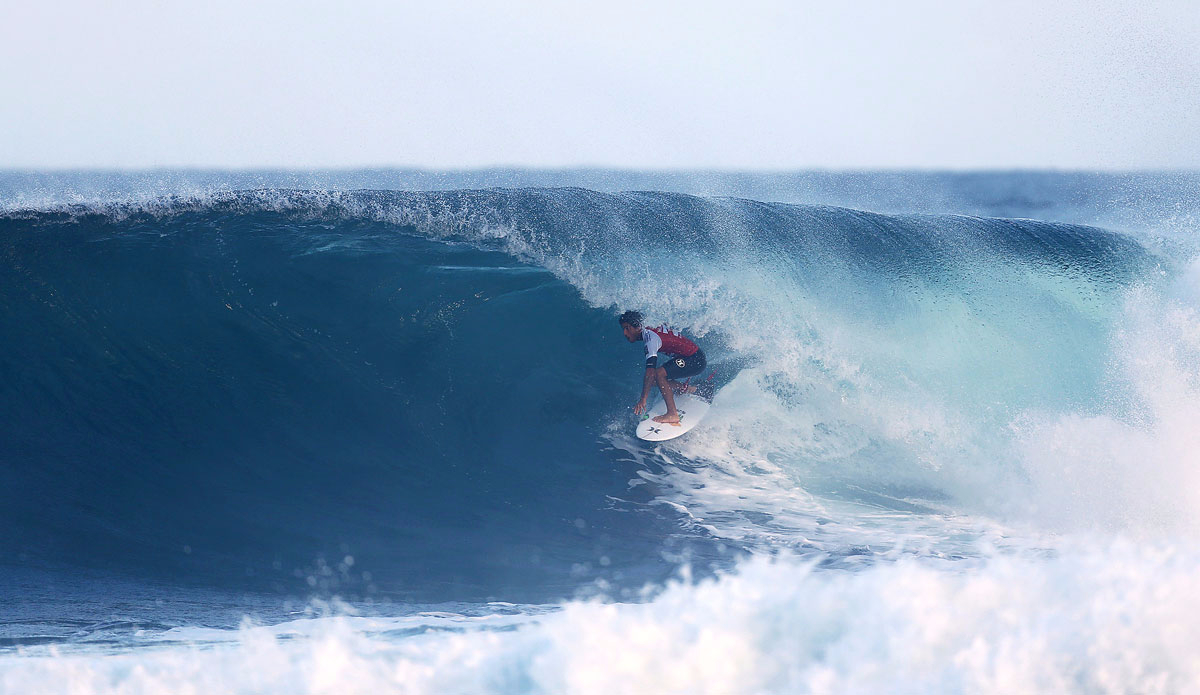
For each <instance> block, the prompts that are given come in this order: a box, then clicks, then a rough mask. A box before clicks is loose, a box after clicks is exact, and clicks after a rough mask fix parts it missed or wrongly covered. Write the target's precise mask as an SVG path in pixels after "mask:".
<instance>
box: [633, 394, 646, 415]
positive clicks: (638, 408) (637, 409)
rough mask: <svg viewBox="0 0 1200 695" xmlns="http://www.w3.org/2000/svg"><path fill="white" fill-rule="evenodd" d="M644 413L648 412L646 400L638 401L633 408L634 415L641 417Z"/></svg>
mask: <svg viewBox="0 0 1200 695" xmlns="http://www.w3.org/2000/svg"><path fill="white" fill-rule="evenodd" d="M644 412H646V399H645V398H643V399H642V400H640V401H638V402H637V405H635V406H633V414H634V415H641V414H642V413H644Z"/></svg>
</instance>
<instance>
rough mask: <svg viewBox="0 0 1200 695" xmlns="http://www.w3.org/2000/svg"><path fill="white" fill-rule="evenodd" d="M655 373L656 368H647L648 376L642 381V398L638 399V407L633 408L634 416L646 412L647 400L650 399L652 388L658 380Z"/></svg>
mask: <svg viewBox="0 0 1200 695" xmlns="http://www.w3.org/2000/svg"><path fill="white" fill-rule="evenodd" d="M655 371H656V368H655V367H646V376H645V377H644V378H643V379H642V397H641V398H640V399H638V402H637V405H635V406H633V414H634V415H641V414H642V413H644V412H646V399H648V398H650V387H651V386H652V385H653V384H654V382H655V380H656V378H655Z"/></svg>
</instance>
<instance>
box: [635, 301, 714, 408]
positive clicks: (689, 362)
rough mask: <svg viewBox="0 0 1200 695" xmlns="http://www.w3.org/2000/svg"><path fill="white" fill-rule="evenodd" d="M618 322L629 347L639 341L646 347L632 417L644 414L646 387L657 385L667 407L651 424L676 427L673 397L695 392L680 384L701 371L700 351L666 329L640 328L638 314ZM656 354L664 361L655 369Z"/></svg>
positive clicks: (647, 391)
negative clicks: (665, 358)
mask: <svg viewBox="0 0 1200 695" xmlns="http://www.w3.org/2000/svg"><path fill="white" fill-rule="evenodd" d="M619 321H620V323H621V332H622V333H624V334H625V338H626V340H628V341H629V342H631V343H636V342H637V341H639V340H640V341H642V342H643V343H645V344H646V375H645V377H644V378H643V379H642V397H641V398H640V399H639V400H638V402H637V405H635V406H633V412H634V414H636V415H641V414H642V413H644V412H646V398H647V397H649V395H650V386H651V385H652V384H657V385H658V390H659V391H660V392H661V393H662V397H663V401H664V402H666V404H667V412H666V413H664V414H662V415H659V416H658V417H656V418H654V421H655V422H661V423H664V424H670V425H678V424H679V411H678V410H676V409H675V394H678V393H694V392H695V391H696V387H694V386H688V385H686V384H685V383H683V382H681V381H680V380H681V379H689V378H690V377H693V376H695V375H697V374H699V373H700V372H701V371H703V370H704V367H705V360H704V351H703V350H701V349H700V346H698V345H696V344H695V343H693V342H692V341H690V340H688V339H687V338H685V337H683V336H682V335H680V334H679V333H678V332H676V331H673V330H671V329H670V328H667V327H666V326H659V327H658V328H646V327H645V326H643V325H642V315H641V313H639V312H636V311H626V312H625V313H624V314H621V318H620V319H619ZM659 354H663V355H666V356H667V357H668V359H667V360H665V361H664V362H663V365H662V366H661V367H660V366H659V365H658V356H659Z"/></svg>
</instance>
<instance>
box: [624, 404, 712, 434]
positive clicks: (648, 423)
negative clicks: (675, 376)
mask: <svg viewBox="0 0 1200 695" xmlns="http://www.w3.org/2000/svg"><path fill="white" fill-rule="evenodd" d="M708 406H709V403H708V401H706V400H704V399H703V398H701V397H699V396H697V395H695V394H693V393H684V394H681V395H678V396H676V397H675V409H676V410H678V411H679V424H678V425H669V424H666V423H663V422H655V421H654V418H655V417H656V416H658V415H664V414H666V412H667V404H666V403H664V402H662V401H661V400H660V401H659V402H658V405H656V406H654V407H653V408H651V409H650V412H649V413H648V415H649V417H647V418H645V419H643V420H642V421H641V422H639V423H638V426H637V436H638V439H644V440H646V441H648V442H665V441H666V440H668V439H674V438H676V437H678V436H679V435H681V434H683V433H685V432H687V431H688V430H690V429H692V428H693V427H695V426H696V425H698V424H700V420H702V419H703V418H704V414H705V413H707V412H708Z"/></svg>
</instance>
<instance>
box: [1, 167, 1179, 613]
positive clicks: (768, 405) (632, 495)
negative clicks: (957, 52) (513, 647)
mask: <svg viewBox="0 0 1200 695" xmlns="http://www.w3.org/2000/svg"><path fill="white" fill-rule="evenodd" d="M0 253H2V254H3V255H4V257H5V260H6V274H5V276H4V284H3V293H2V297H3V304H2V305H0V311H2V312H3V316H2V318H3V320H4V323H5V325H8V326H14V327H17V328H16V331H17V332H16V333H14V334H13V336H12V338H11V345H12V347H11V349H10V350H8V351H7V352H6V354H5V355H4V357H3V358H0V376H2V377H3V378H2V379H0V381H2V382H3V383H4V384H5V385H6V388H8V389H9V390H10V391H11V392H12V393H13V394H14V397H13V398H6V399H3V403H4V404H5V405H4V406H3V407H4V411H3V412H0V415H3V417H2V418H0V422H3V423H4V424H3V428H4V429H3V431H2V432H0V433H2V434H3V436H4V437H5V439H6V441H8V442H10V446H9V447H8V448H7V450H6V453H5V456H6V462H5V463H6V468H7V470H8V471H9V472H10V474H11V475H12V477H13V478H14V480H15V482H14V484H13V485H10V486H7V488H6V490H7V492H6V493H0V494H6V496H5V497H4V498H3V502H4V504H3V505H0V514H2V515H3V519H4V522H5V523H6V524H7V527H8V528H11V529H16V530H17V531H18V533H15V534H12V535H10V536H9V538H8V539H7V540H6V541H5V542H4V546H5V551H6V553H7V556H8V557H9V558H14V557H16V558H33V559H37V560H38V561H46V562H63V563H67V564H70V563H92V564H95V563H101V564H107V565H108V566H116V567H128V568H129V569H130V570H131V571H136V572H160V571H161V572H176V573H183V574H185V575H188V576H200V577H203V578H204V581H211V582H220V583H230V584H235V585H236V584H239V583H254V582H257V583H258V584H261V585H264V586H274V587H276V588H283V589H286V588H287V587H294V586H300V587H302V588H304V589H306V590H307V589H308V588H312V587H313V586H314V585H316V586H317V587H318V588H320V587H323V588H326V589H328V590H330V591H351V592H353V591H359V592H372V591H379V592H384V593H386V592H401V593H403V592H406V591H429V592H433V594H435V595H446V594H448V595H456V592H460V591H461V592H463V593H465V594H466V595H470V596H474V597H488V596H496V595H506V596H512V595H515V594H520V593H521V592H523V591H525V592H526V593H527V594H528V596H527V597H526V598H527V599H528V600H539V599H541V598H545V597H546V596H547V595H560V596H561V595H568V594H570V593H571V592H572V591H574V590H575V589H576V588H577V587H578V586H580V585H581V584H584V583H586V582H588V581H592V580H594V579H597V578H600V579H603V580H605V581H610V582H624V583H625V585H626V586H636V585H639V584H640V583H642V582H644V581H647V580H651V579H653V578H655V577H661V576H663V575H664V574H666V573H669V572H670V571H671V567H673V563H672V562H665V563H664V562H663V561H662V560H661V555H662V553H663V552H664V548H667V549H669V550H670V551H671V553H678V552H682V549H685V548H686V550H687V552H688V553H692V554H693V555H692V556H693V557H694V558H697V559H699V560H712V561H714V562H715V561H717V558H724V557H726V555H723V553H725V552H726V550H723V549H727V548H729V547H732V548H733V552H735V553H736V552H742V551H755V550H761V549H764V548H765V549H767V550H772V549H778V548H780V547H784V548H788V549H789V550H791V551H793V552H800V553H824V554H828V555H833V556H836V557H840V558H843V561H844V562H846V563H850V564H853V563H854V562H856V561H855V560H853V558H864V557H865V558H868V559H870V558H872V557H875V556H876V555H877V554H886V553H887V552H890V548H891V547H893V546H894V545H896V543H897V542H898V537H909V538H920V537H922V535H925V536H928V537H929V538H934V537H937V538H938V540H937V541H936V542H932V543H928V544H926V543H921V542H914V544H913V547H917V546H923V550H922V552H927V553H930V554H933V555H936V556H940V557H946V558H950V557H959V556H962V555H964V554H969V553H970V548H971V547H972V545H973V544H974V543H975V542H977V541H978V540H979V539H980V538H982V537H987V536H988V535H989V534H991V533H992V531H991V530H990V529H991V528H992V525H993V524H995V523H999V522H1003V523H1006V524H1030V525H1032V526H1034V527H1035V529H1036V528H1041V526H1040V525H1041V524H1043V522H1044V523H1045V525H1046V526H1047V527H1049V528H1060V527H1063V523H1062V521H1063V515H1064V514H1065V516H1066V517H1069V519H1070V520H1074V521H1072V522H1071V523H1067V524H1066V526H1067V527H1070V526H1071V525H1072V524H1076V525H1078V524H1087V523H1091V522H1090V521H1088V519H1090V518H1093V517H1088V516H1086V515H1085V514H1083V513H1082V512H1073V511H1065V512H1063V514H1060V513H1059V511H1062V510H1064V509H1065V507H1060V508H1058V511H1056V510H1054V509H1051V510H1050V512H1051V513H1046V510H1047V507H1046V505H1053V504H1054V502H1053V499H1054V498H1053V495H1048V496H1042V497H1039V496H1038V495H1037V490H1038V489H1044V490H1053V489H1054V486H1053V484H1052V482H1053V478H1052V476H1047V475H1045V474H1044V471H1046V470H1048V469H1047V468H1046V466H1044V465H1040V464H1039V463H1038V461H1039V458H1038V456H1036V455H1031V454H1030V453H1029V452H1030V451H1031V450H1032V451H1035V452H1041V453H1043V454H1046V455H1048V456H1052V457H1057V456H1059V453H1061V452H1059V450H1058V449H1056V446H1059V445H1062V446H1067V447H1071V446H1073V445H1071V444H1070V441H1071V439H1070V436H1068V434H1064V433H1067V432H1068V431H1069V430H1070V427H1071V425H1070V423H1071V422H1073V421H1072V420H1071V418H1083V419H1085V420H1086V419H1087V418H1091V419H1090V420H1087V421H1088V422H1092V423H1097V422H1102V421H1101V420H1096V419H1095V418H1108V420H1104V421H1103V422H1110V421H1111V422H1114V423H1118V424H1116V425H1112V426H1111V427H1110V429H1112V428H1117V429H1119V428H1120V427H1126V428H1132V429H1131V430H1130V431H1131V432H1145V431H1150V432H1151V434H1150V436H1151V438H1154V437H1156V435H1154V434H1153V430H1146V426H1147V423H1146V422H1145V421H1143V422H1142V423H1141V424H1140V425H1139V423H1138V421H1136V419H1134V416H1135V415H1136V413H1137V412H1141V411H1140V410H1139V409H1144V407H1148V406H1149V407H1152V406H1153V404H1152V403H1149V401H1148V400H1147V399H1146V398H1145V397H1144V396H1146V395H1147V392H1145V391H1139V384H1140V383H1142V382H1139V381H1138V380H1137V379H1132V380H1130V379H1123V378H1121V376H1120V374H1119V369H1117V370H1116V371H1114V365H1119V364H1121V360H1122V359H1123V356H1127V357H1128V359H1129V360H1136V359H1137V354H1147V347H1146V345H1145V344H1142V343H1138V342H1137V341H1133V342H1129V341H1124V340H1123V338H1122V336H1123V335H1126V333H1125V332H1126V331H1127V330H1128V326H1130V325H1131V324H1130V323H1129V322H1130V320H1131V318H1130V317H1131V316H1148V317H1151V318H1149V319H1148V320H1149V321H1151V323H1152V324H1153V323H1154V319H1153V318H1152V317H1153V316H1181V315H1182V314H1178V311H1184V309H1181V308H1180V307H1185V306H1186V303H1185V300H1184V299H1182V298H1179V297H1175V296H1173V295H1171V292H1172V289H1171V288H1172V282H1173V281H1174V280H1175V279H1176V278H1178V277H1181V276H1185V275H1186V272H1185V271H1184V270H1181V268H1183V267H1185V264H1184V263H1183V262H1182V260H1181V259H1176V258H1171V257H1168V256H1163V255H1161V254H1160V253H1158V252H1151V251H1150V250H1148V249H1147V248H1146V247H1144V246H1143V245H1142V244H1140V243H1139V242H1138V241H1137V240H1135V239H1134V238H1132V237H1129V236H1126V235H1122V234H1118V233H1115V232H1111V231H1106V230H1101V229H1096V228H1091V227H1082V226H1075V225H1064V224H1055V223H1048V222H1038V221H1033V220H1013V219H991V218H977V217H966V216H928V215H903V216H889V215H880V214H873V213H866V212H862V211H857V210H851V209H845V208H835V207H827V206H806V205H785V204H770V203H761V202H756V201H750V200H742V199H731V198H700V197H694V196H688V195H681V194H672V193H654V192H632V193H621V194H604V193H597V192H593V191H587V190H583V189H517V190H504V189H495V190H478V191H448V192H433V193H416V192H396V191H349V192H346V191H336V192H329V191H280V190H257V191H225V192H218V193H214V194H210V195H204V196H196V197H167V198H158V199H154V200H150V201H143V202H138V203H122V204H108V205H94V204H81V205H68V206H57V207H53V208H49V209H24V210H10V211H9V212H7V213H5V214H4V215H2V216H0ZM1138 297H1143V298H1144V299H1143V300H1138V299H1137V298H1138ZM1131 301H1132V302H1134V305H1135V306H1134V308H1132V309H1131V308H1130V306H1131V305H1130V302H1131ZM1138 301H1142V305H1137V302H1138ZM1137 306H1141V307H1142V308H1141V309H1138V308H1137ZM631 307H636V308H639V309H641V310H642V311H644V312H645V313H646V314H647V315H648V317H650V318H651V319H652V320H655V321H659V320H662V321H668V322H671V323H673V324H675V325H678V326H681V327H683V328H685V329H686V330H687V331H688V332H689V334H691V335H693V336H695V337H696V338H697V339H698V340H700V341H701V342H702V343H703V344H704V345H705V346H706V351H708V352H709V353H710V358H711V359H712V361H713V363H714V364H715V365H716V367H717V371H718V374H719V379H720V383H721V384H722V385H723V387H724V388H723V389H722V391H721V393H720V394H719V396H718V401H717V404H716V406H717V407H716V408H715V409H714V413H713V416H712V418H710V421H709V422H708V423H707V425H708V426H707V427H705V428H704V429H703V430H697V431H696V433H695V436H689V437H688V438H685V439H682V440H680V441H678V442H676V443H674V444H669V445H666V446H664V447H663V448H661V449H659V450H657V451H652V450H646V449H643V448H640V447H638V446H636V445H634V444H633V443H631V442H629V441H628V437H627V435H624V436H623V435H622V433H623V432H624V431H625V430H626V429H627V428H628V427H627V426H628V424H629V415H628V411H627V409H628V406H629V405H630V404H631V401H632V400H633V399H634V398H635V397H636V393H635V391H636V387H637V378H638V374H639V372H638V368H637V363H638V361H639V360H638V354H637V351H636V350H634V349H632V348H631V347H630V346H629V345H628V344H626V343H625V342H624V341H623V340H622V339H621V338H620V336H619V335H618V334H617V331H616V328H615V324H614V321H613V316H614V315H615V310H616V309H618V308H619V309H624V308H631ZM1172 312H1176V313H1172ZM1190 320H1191V319H1179V321H1181V323H1179V324H1178V328H1177V329H1175V330H1174V333H1172V334H1171V335H1161V336H1157V337H1156V335H1155V334H1154V333H1153V332H1150V333H1147V334H1146V335H1147V337H1146V340H1148V341H1149V345H1150V347H1151V348H1152V347H1154V346H1158V347H1163V348H1164V349H1165V350H1167V352H1170V348H1169V347H1164V346H1168V345H1169V343H1164V342H1162V341H1168V340H1176V341H1179V340H1183V339H1185V338H1186V335H1187V334H1188V333H1187V331H1189V330H1190V328H1188V326H1190V325H1191V324H1190V323H1188V321H1190ZM1130 364H1132V362H1130ZM1186 396H1187V395H1186V394H1184V396H1182V397H1186ZM1176 402H1179V401H1176ZM1159 412H1165V411H1163V410H1161V409H1160V411H1159ZM1056 422H1060V423H1067V424H1066V425H1064V426H1062V427H1059V426H1058V425H1055V424H1054V423H1056ZM1056 427H1057V428H1058V429H1056ZM1105 427H1109V425H1106V424H1100V425H1095V427H1092V429H1088V427H1084V428H1083V429H1081V430H1078V431H1079V432H1082V434H1078V437H1082V438H1085V439H1086V438H1088V437H1092V436H1095V435H1096V434H1097V431H1098V430H1096V428H1100V429H1103V428H1105ZM1139 427H1140V429H1139ZM1087 432H1091V433H1092V434H1087ZM1104 436H1105V435H1104V434H1103V433H1100V437H1101V439H1102V440H1103V438H1104ZM1113 436H1128V437H1133V436H1135V435H1134V434H1128V435H1113ZM1046 438H1050V439H1051V440H1053V441H1054V442H1057V443H1058V444H1054V443H1051V444H1045V443H1042V444H1039V443H1038V442H1044V441H1045V440H1046ZM1060 448H1061V447H1060ZM1134 448H1135V449H1137V450H1141V449H1138V448H1137V447H1134ZM1168 449H1169V447H1168ZM1056 452H1058V453H1056ZM1163 455H1164V456H1166V457H1169V456H1170V455H1171V453H1170V451H1165V452H1164V454H1163ZM1085 459H1087V457H1085ZM1113 480H1118V478H1116V477H1114V478H1113ZM631 481H632V482H631ZM1169 487H1170V485H1169V482H1168V483H1164V489H1165V488H1169ZM1100 488H1101V489H1100V491H1099V492H1097V493H1096V496H1094V497H1092V498H1089V499H1093V498H1094V499H1105V498H1104V496H1103V494H1102V493H1103V490H1107V489H1109V488H1107V487H1105V484H1103V483H1101V484H1100ZM17 491H20V492H17ZM1027 498H1033V499H1035V500H1040V502H1039V503H1038V505H1040V506H1039V508H1038V509H1032V510H1031V509H1030V508H1029V506H1028V505H1025V506H1022V504H1017V503H1015V502H1014V501H1015V500H1018V499H1027ZM1073 504H1074V503H1073ZM1074 506H1075V507H1078V508H1081V509H1084V508H1086V507H1087V503H1086V500H1084V501H1081V502H1080V503H1079V504H1075V505H1074ZM1180 508H1182V506H1181V507H1180ZM1113 518H1116V517H1115V516H1114V517H1113ZM1123 518H1124V517H1123ZM1109 521H1111V519H1110V520H1109ZM1114 523H1116V522H1114ZM931 525H932V526H934V527H939V528H941V529H942V530H943V531H945V530H946V529H950V528H953V529H960V528H961V529H962V532H961V533H960V532H958V531H955V532H952V533H940V534H939V533H931V532H929V530H930V528H931ZM1116 526H1117V527H1122V525H1121V524H1120V523H1116ZM1126 526H1128V524H1126ZM1183 526H1185V527H1186V526H1188V523H1187V522H1185V523H1183ZM1176 528H1177V526H1176ZM448 544H453V547H454V552H453V553H448V552H443V549H445V548H446V547H447V546H448ZM864 548H866V549H867V550H865V551H864V550H863V549H864ZM343 556H353V557H355V558H357V564H356V565H355V566H354V567H353V568H351V567H341V566H340V565H339V562H338V561H337V560H336V558H341V557H343ZM326 558H331V559H328V560H327V559H326ZM602 560H606V561H607V562H603V561H602ZM22 561H25V560H22ZM721 562H723V563H725V564H726V565H727V564H728V560H727V559H725V560H721ZM342 564H344V563H342ZM367 574H369V575H370V577H371V578H370V579H365V578H364V577H365V576H366V575H367ZM539 583H541V586H540V588H539V590H538V591H532V590H530V587H533V586H535V585H539ZM547 585H548V586H549V587H550V588H547Z"/></svg>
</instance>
